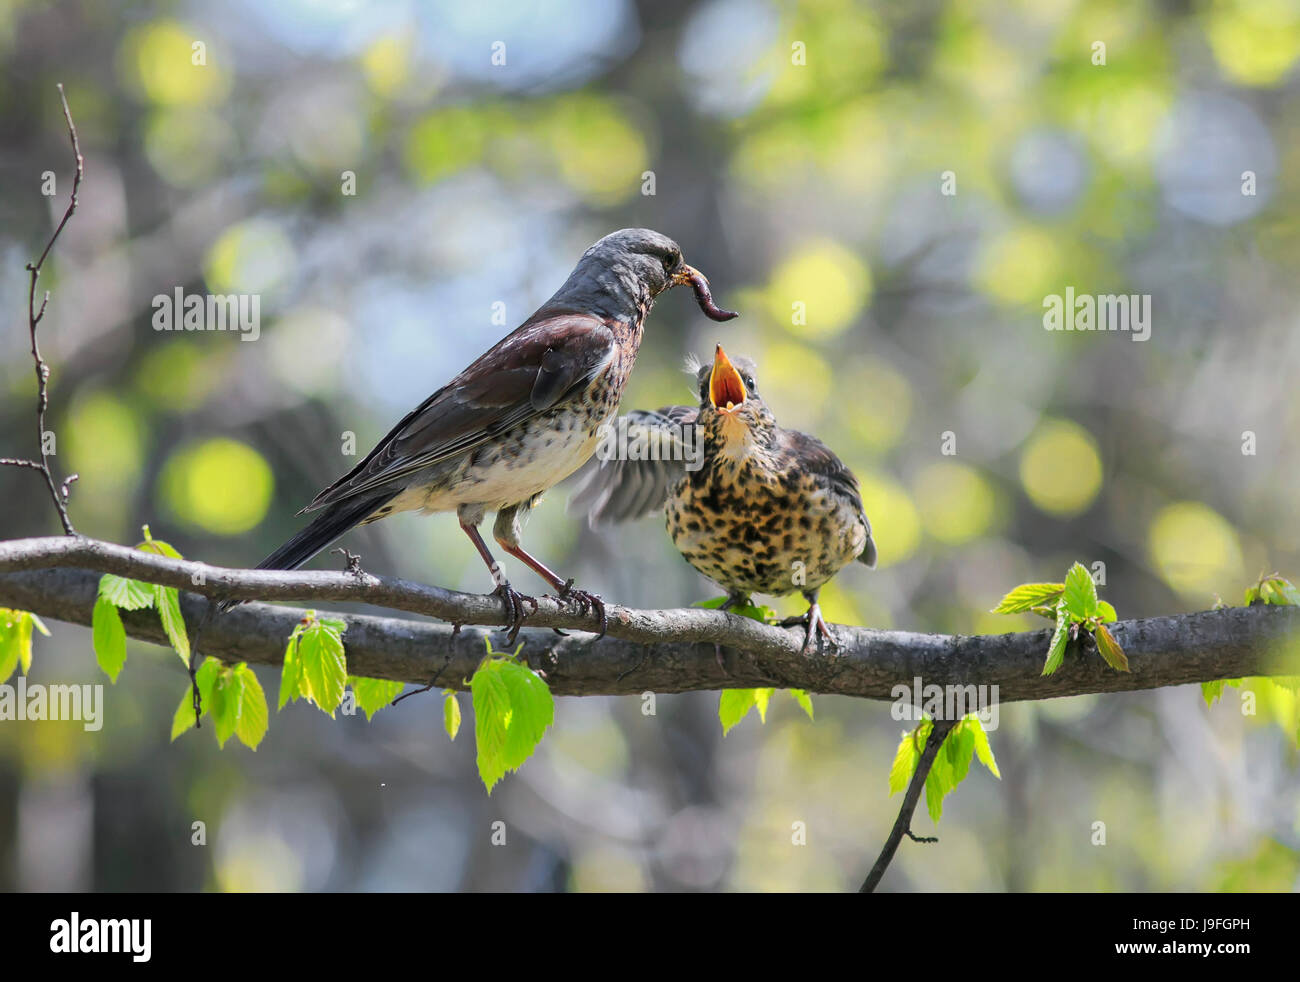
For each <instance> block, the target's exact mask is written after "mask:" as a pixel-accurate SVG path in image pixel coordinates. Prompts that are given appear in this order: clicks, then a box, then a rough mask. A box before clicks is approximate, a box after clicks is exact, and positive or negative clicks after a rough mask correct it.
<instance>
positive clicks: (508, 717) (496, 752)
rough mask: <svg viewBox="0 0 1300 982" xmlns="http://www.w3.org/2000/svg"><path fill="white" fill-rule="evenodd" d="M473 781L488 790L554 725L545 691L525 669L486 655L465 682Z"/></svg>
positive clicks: (539, 679) (540, 681)
mask: <svg viewBox="0 0 1300 982" xmlns="http://www.w3.org/2000/svg"><path fill="white" fill-rule="evenodd" d="M470 692H471V693H472V695H473V701H474V737H475V741H476V743H477V745H478V746H477V749H478V767H479V776H480V777H482V779H483V784H484V785H485V786H486V787H487V790H488V794H491V793H492V787H493V785H495V784H496V783H497V781H499V780H501V778H502V777H504V776H505V774H506V772H507V771H514V770H518V769H519V768H520V767H521V766H522V765H523V763H524V761H526V760H527V759H528V758H529V757H530V756H532V753H533V751H534V750H535V749H536V748H537V744H538V743H540V742H541V739H542V734H543V733H545V731H546V728H547V727H549V726H550V725H551V724H552V723H553V722H554V721H555V700H554V698H553V697H552V696H551V689H550V686H548V685H547V684H546V682H545V681H544V680H543V679H542V677H541V676H540V675H538V674H537V673H536V672H534V671H533V670H532V669H531V668H529V667H528V666H527V665H522V664H520V663H519V662H517V661H515V660H514V659H513V658H509V657H504V658H503V657H493V656H489V657H488V658H486V659H484V661H483V664H482V665H480V666H479V669H478V671H476V672H475V673H474V677H473V678H472V679H471V680H470Z"/></svg>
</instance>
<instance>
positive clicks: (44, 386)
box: [0, 84, 84, 535]
mask: <svg viewBox="0 0 1300 982" xmlns="http://www.w3.org/2000/svg"><path fill="white" fill-rule="evenodd" d="M59 101H60V102H61V103H62V104H63V118H64V120H65V121H66V122H67V124H68V138H69V140H70V141H71V143H72V155H73V157H74V159H75V160H76V172H75V175H74V177H73V178H72V195H71V197H70V199H69V201H68V208H67V210H66V211H65V212H64V213H63V219H62V221H60V222H59V224H58V226H57V227H56V228H55V229H54V234H53V235H51V236H50V239H49V241H48V242H46V243H45V249H44V250H43V251H42V252H41V255H40V258H39V259H37V260H36V262H34V263H28V264H27V272H28V273H29V274H30V281H29V283H28V288H27V328H28V333H29V334H30V336H31V343H32V361H33V362H34V363H35V367H36V444H37V446H38V447H39V448H40V454H41V458H40V460H39V461H36V460H23V459H19V458H15V457H0V465H3V466H8V467H26V468H28V469H30V470H35V471H39V472H40V474H41V476H42V477H44V478H45V486H46V487H47V488H48V489H49V492H50V499H51V500H52V501H53V502H54V507H55V509H56V510H57V511H58V513H59V521H60V522H62V523H63V531H64V532H65V533H66V534H68V535H76V534H77V533H76V529H74V528H73V527H72V519H71V518H69V517H68V496H69V494H70V493H71V491H72V482H73V481H75V480H76V479H77V475H76V474H72V475H70V476H68V477H67V478H65V479H64V480H63V481H62V482H61V483H60V482H57V481H55V479H54V474H53V472H52V471H51V470H50V459H49V455H48V454H47V453H46V450H45V434H46V432H47V431H46V429H45V413H46V410H47V409H49V406H50V366H49V365H47V364H46V363H45V359H43V358H42V357H41V346H40V343H39V341H38V339H37V333H36V328H37V326H38V325H39V324H40V323H41V319H42V318H43V317H44V316H45V308H46V306H47V305H48V304H49V302H50V292H49V291H48V290H46V291H45V293H44V295H43V296H42V297H41V303H40V306H39V307H38V306H37V305H36V283H37V281H38V280H39V279H40V277H41V267H43V266H44V265H45V260H46V259H47V258H49V255H50V250H52V249H53V248H54V243H55V242H57V241H58V238H59V235H60V233H62V231H63V228H64V226H65V225H67V224H68V219H70V218H71V217H72V213H73V212H74V211H76V210H77V192H78V191H80V190H81V178H82V174H83V172H84V160H83V159H82V156H81V143H80V141H79V140H78V139H77V127H76V125H75V124H74V123H73V122H72V111H71V110H70V109H69V108H68V97H67V96H66V95H65V94H64V92H63V85H62V84H60V85H59Z"/></svg>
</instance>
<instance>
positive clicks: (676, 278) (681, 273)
mask: <svg viewBox="0 0 1300 982" xmlns="http://www.w3.org/2000/svg"><path fill="white" fill-rule="evenodd" d="M688 283H689V284H690V286H691V289H692V290H694V291H695V302H696V303H698V304H699V305H700V310H702V311H704V316H706V317H709V318H711V319H712V320H715V321H729V320H731V318H733V317H739V316H740V315H739V314H738V313H736V311H734V310H723V309H722V308H721V307H719V306H718V305H717V304H715V303H714V302H713V293H712V291H710V290H709V281H708V280H707V279H705V277H704V274H703V273H701V272H700V271H699V270H698V269H696V268H695V267H694V266H688V265H687V264H686V263H682V264H681V265H680V266H679V267H678V268H677V272H675V273H673V275H672V277H671V278H670V279H669V280H668V285H669V286H670V287H673V286H684V285H686V284H688Z"/></svg>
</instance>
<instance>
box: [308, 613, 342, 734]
mask: <svg viewBox="0 0 1300 982" xmlns="http://www.w3.org/2000/svg"><path fill="white" fill-rule="evenodd" d="M298 658H299V660H300V661H301V662H302V675H303V678H304V679H306V681H307V685H308V686H309V687H310V689H311V695H310V699H311V701H312V702H314V703H315V704H316V706H317V707H318V708H319V709H320V710H321V711H322V712H324V713H328V714H329V715H330V717H331V718H333V716H334V711H335V710H337V709H338V708H339V704H340V703H342V702H343V689H344V686H345V685H346V684H347V680H348V665H347V659H346V658H345V657H344V655H343V639H342V638H340V637H339V634H338V631H337V629H336V628H334V627H333V626H331V625H327V624H325V623H324V622H323V621H316V622H314V623H313V624H312V625H311V626H310V627H308V628H307V629H306V630H305V631H303V632H302V637H301V638H299V639H298Z"/></svg>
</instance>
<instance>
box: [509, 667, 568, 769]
mask: <svg viewBox="0 0 1300 982" xmlns="http://www.w3.org/2000/svg"><path fill="white" fill-rule="evenodd" d="M501 674H502V676H503V677H504V679H505V682H506V689H507V691H508V692H509V695H510V720H509V722H508V723H507V725H506V747H505V763H506V767H508V768H509V769H510V770H512V771H514V770H518V769H519V768H520V767H521V766H522V765H523V763H524V761H526V760H527V759H528V758H529V757H531V756H532V754H533V751H534V750H536V749H537V745H538V744H539V743H541V742H542V734H543V733H545V732H546V728H547V727H549V726H550V725H551V724H552V723H554V722H555V698H554V697H553V696H552V695H551V687H550V686H549V685H547V684H546V681H545V679H543V678H542V677H541V676H540V675H538V674H537V673H536V672H534V671H533V670H532V669H531V668H529V667H528V666H527V665H521V664H520V663H519V662H516V661H506V662H503V663H502V668H501Z"/></svg>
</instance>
